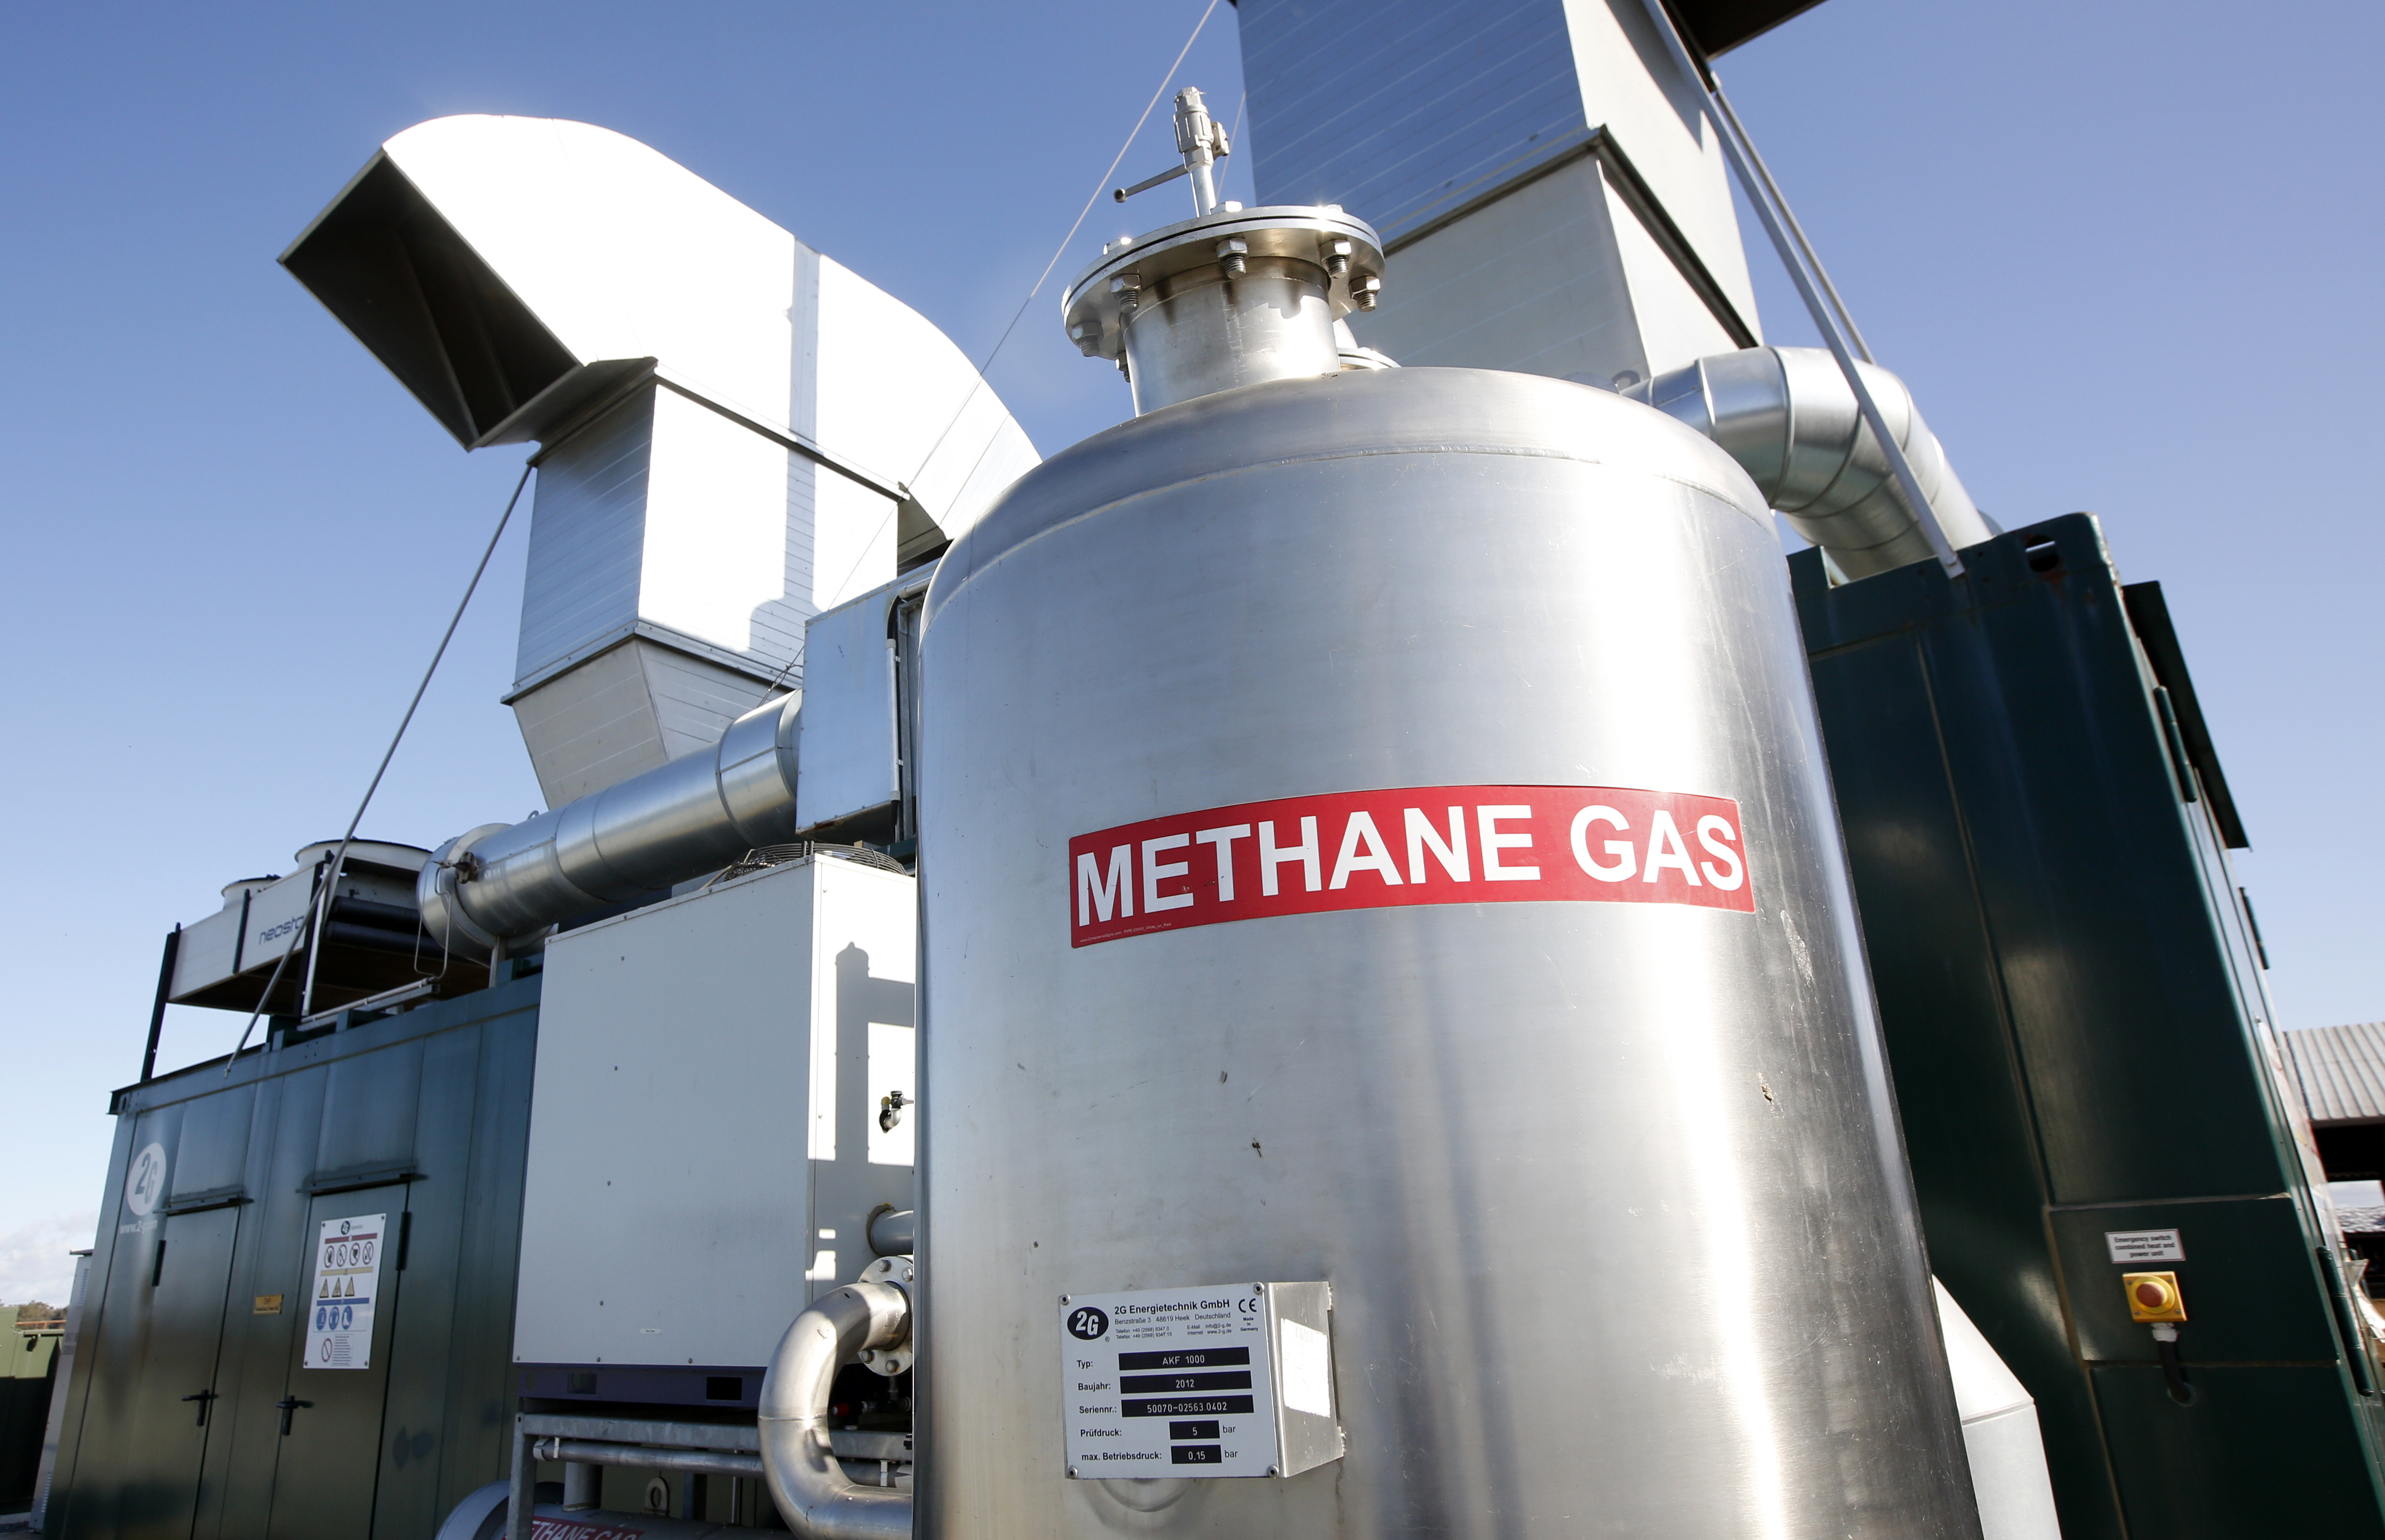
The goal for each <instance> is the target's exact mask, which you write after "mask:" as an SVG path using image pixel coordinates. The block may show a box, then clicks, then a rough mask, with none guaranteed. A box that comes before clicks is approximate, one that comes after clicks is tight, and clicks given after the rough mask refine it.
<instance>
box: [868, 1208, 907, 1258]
mask: <svg viewBox="0 0 2385 1540" xmlns="http://www.w3.org/2000/svg"><path fill="white" fill-rule="evenodd" d="M918 1241H919V1215H918V1210H916V1209H911V1208H880V1209H879V1210H878V1211H877V1212H876V1213H874V1214H872V1215H870V1216H869V1254H870V1255H871V1256H873V1257H908V1256H911V1255H912V1254H913V1253H914V1252H916V1251H917V1250H918Z"/></svg>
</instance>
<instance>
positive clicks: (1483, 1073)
mask: <svg viewBox="0 0 2385 1540" xmlns="http://www.w3.org/2000/svg"><path fill="white" fill-rule="evenodd" d="M1196 222H1197V221H1196ZM1337 304H1338V302H1337ZM1113 356H1115V355H1113ZM920 656H921V666H922V676H923V678H922V691H923V697H922V705H923V720H924V722H925V723H926V724H927V726H926V728H925V730H924V737H923V760H922V765H921V770H920V776H919V787H920V793H919V798H920V808H921V817H922V820H923V823H922V837H921V841H920V848H921V850H922V853H923V854H922V858H921V866H920V880H921V885H922V901H923V904H924V927H925V931H924V937H923V945H924V964H923V965H924V973H923V1008H924V1010H925V1012H926V1016H925V1021H926V1028H925V1032H924V1033H923V1038H924V1045H923V1060H922V1070H923V1082H922V1086H921V1105H922V1108H923V1112H924V1114H925V1118H926V1122H925V1129H924V1134H923V1137H924V1139H925V1145H924V1148H923V1152H922V1157H923V1158H922V1166H921V1183H922V1191H923V1194H924V1198H925V1213H924V1222H925V1231H924V1237H923V1252H922V1259H923V1263H924V1266H923V1269H922V1272H923V1277H924V1285H923V1293H922V1295H921V1296H920V1306H919V1308H920V1318H919V1321H918V1340H919V1341H920V1343H921V1357H920V1370H919V1376H920V1383H919V1396H920V1407H921V1424H920V1432H919V1437H920V1442H921V1464H920V1467H919V1469H920V1476H919V1486H918V1500H919V1504H920V1509H919V1511H920V1516H921V1518H920V1529H919V1532H918V1533H919V1534H922V1535H925V1536H931V1537H937V1540H960V1537H962V1536H968V1537H970V1540H999V1537H1009V1536H1020V1537H1025V1536H1033V1537H1035V1540H1045V1537H1059V1536H1066V1537H1069V1540H1093V1537H1096V1536H1103V1535H1109V1534H1136V1535H1171V1536H1173V1535H1182V1536H1203V1537H1209V1536H1215V1537H1218V1540H1224V1537H1226V1536H1233V1537H1236V1540H1244V1537H1249V1536H1300V1537H1312V1536H1313V1537H1317V1540H1324V1537H1327V1536H1333V1537H1337V1540H1342V1537H1346V1540H1357V1537H1360V1536H1367V1537H1375V1536H1386V1535H1394V1534H1450V1535H1482V1536H1492V1535H1497V1536H1501V1537H1515V1540H1525V1537H1534V1540H1537V1537H1542V1536H1547V1537H1555V1536H1567V1537H1572V1536H1579V1535H1616V1536H1623V1535H1630V1536H1634V1537H1645V1540H1657V1537H1665V1540H1671V1537H1680V1540H1689V1537H1692V1536H1694V1537H1697V1540H1720V1537H1723V1536H1730V1537H1734V1540H1738V1537H1758V1540H1792V1537H1793V1540H1824V1537H1828V1540H1842V1537H1861V1540H1872V1537H1881V1540H1885V1537H1889V1536H1895V1537H1899V1540H1904V1537H1917V1536H1940V1535H1947V1536H1973V1535H1976V1534H1978V1527H1977V1520H1976V1517H1975V1515H1974V1513H1973V1512H1972V1510H1971V1506H1970V1502H1969V1498H1968V1493H1967V1478H1966V1470H1965V1465H1964V1457H1963V1451H1962V1446H1961V1435H1960V1432H1959V1428H1958V1424H1957V1421H1956V1415H1955V1409H1954V1399H1953V1396H1952V1392H1951V1389H1950V1387H1949V1384H1948V1380H1947V1371H1946V1367H1945V1362H1944V1356H1943V1351H1942V1346H1941V1345H1940V1341H1939V1337H1938V1333H1937V1329H1936V1325H1935V1320H1934V1317H1933V1314H1932V1308H1931V1303H1930V1291H1929V1275H1928V1270H1927V1266H1926V1263H1925V1261H1924V1258H1923V1253H1922V1246H1921V1238H1920V1230H1919V1224H1918V1221H1917V1216H1916V1211H1915V1208H1914V1200H1913V1196H1912V1192H1911V1188H1910V1184H1909V1181H1908V1178H1907V1174H1906V1171H1905V1166H1904V1155H1903V1150H1902V1146H1901V1144H1900V1140H1899V1136H1898V1133H1897V1128H1896V1122H1895V1118H1894V1114H1893V1109H1892V1104H1891V1098H1890V1090H1889V1083H1888V1079H1887V1076H1886V1074H1885V1070H1884V1065H1883V1063H1882V1059H1881V1050H1880V1044H1879V1033H1878V1031H1877V1029H1876V1026H1875V1023H1874V1021H1873V1018H1872V1009H1871V1003H1870V992H1869V986H1868V983H1867V980H1866V977H1865V974H1864V966H1863V961H1862V953H1861V949H1860V945H1859V941H1858V937H1857V933H1856V928H1855V919H1854V908H1853V904H1852V902H1851V898H1850V894H1849V889H1848V883H1847V875H1846V870H1845V864H1844V860H1843V858H1842V850H1841V845H1840V839H1839V833H1838V828H1837V823H1836V820H1835V817H1834V813H1833V809H1832V807H1831V801H1830V794H1829V785H1828V783H1827V781H1826V779H1825V770H1824V763H1823V758H1822V754H1821V750H1820V746H1819V744H1818V741H1817V727H1816V720H1815V714H1814V708H1813V705H1812V702H1811V697H1810V693H1809V688H1808V684H1807V680H1806V673H1805V665H1804V653H1803V651H1802V648H1801V647H1800V645H1799V641H1798V634H1797V630H1796V627H1795V624H1794V622H1793V618H1792V613H1791V601H1790V595H1789V589H1788V584H1787V581H1786V576H1785V573H1784V571H1783V569H1782V563H1781V558H1780V551H1779V544H1778V540H1777V538H1776V536H1775V534H1774V532H1773V527H1772V523H1771V518H1770V515H1769V514H1768V512H1767V509H1766V507H1765V506H1764V501H1763V498H1762V497H1761V496H1760V495H1758V493H1757V492H1756V490H1755V488H1754V484H1753V483H1752V482H1750V481H1749V480H1748V478H1747V476H1746V474H1745V472H1743V471H1742V470H1741V469H1740V468H1739V467H1738V466H1737V465H1736V464H1735V463H1733V462H1732V460H1731V459H1730V458H1729V456H1727V455H1726V454H1724V453H1723V452H1722V451H1721V450H1720V449H1717V447H1716V446H1715V445H1714V444H1711V443H1709V442H1707V441H1706V440H1705V439H1704V438H1702V437H1700V436H1699V435H1698V434H1696V433H1694V432H1691V431H1690V430H1689V429H1687V428H1684V427H1683V426H1681V425H1680V424H1679V423H1677V422H1675V421H1673V420H1671V419H1668V418H1667V417H1665V416H1664V415H1663V414H1661V413H1658V412H1656V411H1654V410H1652V409H1650V408H1648V407H1642V406H1640V405H1638V404H1636V403H1633V402H1630V401H1626V400H1623V399H1620V398H1618V397H1617V396H1615V395H1611V394H1603V393H1601V392H1598V391H1594V390H1591V389H1588V388H1585V387H1582V386H1579V385H1572V384H1567V383H1565V382H1557V381H1552V380H1547V379H1542V378H1538V377H1532V376H1526V375H1517V374H1505V373H1493V372H1487V371H1477V370H1463V369H1386V370H1382V371H1380V372H1349V373H1342V374H1339V375H1335V376H1329V377H1319V378H1293V379H1275V380H1262V381H1261V382H1257V383H1252V384H1245V385H1241V386H1239V387H1237V388H1233V389H1229V390H1225V391H1222V392H1216V393H1213V394H1205V395H1200V396H1197V397H1195V398H1193V399H1190V400H1185V401H1181V402H1180V403H1179V404H1177V405H1174V406H1170V407H1166V408H1165V409H1162V410H1159V411H1156V412H1154V413H1152V414H1150V415H1147V416H1144V417H1142V418H1139V419H1135V420H1133V421H1130V422H1128V423H1125V424H1122V425H1121V426H1119V427H1118V428H1115V429H1112V430H1110V431H1109V432H1105V433H1102V434H1100V435H1098V436H1096V437H1094V438H1093V439H1091V440H1089V441H1087V442H1086V443H1084V444H1080V445H1078V446H1076V447H1075V448H1074V449H1071V450H1069V451H1068V452H1067V453H1065V454H1062V455H1060V456H1058V457H1055V458H1054V459H1051V460H1049V461H1046V462H1045V463H1044V464H1043V466H1042V467H1040V468H1039V469H1037V470H1033V471H1031V472H1030V473H1029V474H1028V475H1027V476H1026V477H1025V478H1023V479H1022V480H1021V481H1020V482H1018V485H1017V486H1016V487H1015V488H1014V489H1013V490H1012V491H1011V492H1010V493H1009V494H1008V495H1007V496H1006V497H1005V499H1004V500H1003V502H1002V503H1001V504H1000V505H998V506H997V507H995V508H994V509H993V511H992V512H990V513H989V514H988V515H987V516H986V517H985V519H984V520H982V521H981V522H980V524H979V525H978V526H977V527H976V528H975V529H973V530H972V531H971V532H969V533H968V534H967V535H966V536H964V537H963V538H962V540H961V541H960V542H959V543H958V544H957V545H955V547H954V548H953V550H952V551H951V553H950V554H948V555H947V556H946V557H945V558H944V561H943V567H942V570H940V571H939V572H938V574H937V576H936V579H935V582H934V584H933V586H932V587H931V589H930V595H929V598H928V601H927V609H926V615H925V621H924V634H923V641H922V645H921V655H920ZM1352 794H1366V795H1352ZM1270 805H1271V806H1270ZM1411 806H1413V807H1415V808H1417V809H1419V811H1420V813H1421V815H1422V820H1423V821H1424V822H1425V823H1426V824H1427V825H1428V826H1429V827H1430V830H1431V832H1432V834H1433V836H1434V837H1433V838H1431V839H1423V838H1420V837H1418V836H1417V835H1416V834H1415V833H1413V832H1412V824H1413V820H1405V809H1406V808H1408V807H1411ZM1484 808H1490V809H1492V811H1491V812H1490V813H1488V814H1487V815H1486V814H1485V813H1484V812H1483V809H1484ZM1527 808H1529V809H1530V811H1529V812H1527V811H1524V809H1527ZM1304 809H1307V810H1306V811H1304ZM1452 809H1456V811H1455V813H1454V814H1453V812H1452ZM1716 809H1725V811H1716ZM1367 811H1370V817H1369V819H1368V820H1367V822H1368V829H1369V831H1370V833H1367V834H1361V833H1355V825H1356V824H1357V822H1358V821H1359V820H1358V819H1357V817H1356V815H1357V813H1359V812H1367ZM1659 815H1663V816H1661V817H1660V816H1659ZM1310 817H1315V818H1317V820H1318V822H1317V824H1316V825H1314V826H1311V825H1308V824H1306V823H1305V822H1303V821H1301V820H1305V819H1306V818H1310ZM1453 818H1454V819H1455V825H1454V826H1453V823H1452V820H1453ZM1717 821H1719V822H1720V824H1721V825H1722V827H1721V828H1719V829H1717V827H1715V825H1716V823H1717ZM1260 822H1264V823H1266V825H1267V839H1266V843H1267V845H1268V846H1269V848H1267V849H1262V848H1261V844H1262V839H1261V835H1260V834H1259V833H1256V832H1255V830H1246V831H1245V833H1242V834H1241V835H1238V836H1237V835H1226V834H1223V833H1222V832H1223V831H1225V830H1228V829H1231V828H1233V827H1235V826H1238V825H1255V824H1257V823H1260ZM1660 824H1661V825H1662V828H1661V829H1659V828H1658V825H1660ZM1624 825H1629V827H1628V828H1625V827H1622V826H1624ZM1171 830H1172V831H1174V833H1168V831H1171ZM1204 831H1205V832H1206V834H1207V836H1208V837H1206V838H1204V837H1203V834H1204ZM1667 832H1669V837H1668V834H1667ZM1088 836H1092V837H1091V838H1090V839H1089V838H1088ZM1376 836H1380V837H1376ZM1486 836H1487V838H1486ZM1072 842H1074V848H1072ZM1525 842H1529V843H1525ZM1304 846H1313V847H1314V850H1313V853H1304V849H1303V847H1304ZM1453 846H1455V848H1452V847H1453ZM1121 850H1122V851H1123V852H1124V855H1123V856H1119V855H1118V852H1119V851H1121ZM1079 858H1082V859H1079ZM1266 858H1272V867H1271V870H1263V869H1267V868H1268V867H1269V862H1268V860H1267V859H1266ZM1652 858H1654V864H1653V865H1652V864H1651V861H1652ZM1221 860H1222V862H1223V865H1222V866H1221V864H1220V863H1221ZM1121 863H1122V864H1121ZM1459 868H1463V869H1464V872H1465V876H1466V882H1465V883H1460V882H1459V881H1458V880H1457V871H1458V869H1459ZM1627 869H1628V870H1627ZM1221 870H1222V871H1224V872H1227V873H1230V875H1231V876H1232V877H1233V878H1234V880H1235V882H1236V883H1237V884H1238V885H1237V886H1236V888H1235V890H1234V892H1233V893H1232V894H1231V895H1229V894H1228V893H1227V892H1225V891H1224V885H1225V884H1224V883H1223V882H1222V881H1221V878H1220V872H1221ZM1525 870H1530V871H1531V872H1532V873H1533V875H1532V876H1530V877H1524V876H1520V875H1518V873H1520V872H1522V871H1525ZM1618 871H1625V872H1626V875H1624V876H1621V877H1618V876H1617V872H1618ZM1692 871H1701V872H1703V873H1704V880H1703V881H1699V880H1697V879H1693V878H1689V877H1688V875H1687V874H1688V873H1689V872H1692ZM1734 878H1735V879H1736V881H1734ZM1265 879H1272V881H1271V882H1270V883H1269V886H1271V887H1272V888H1273V890H1274V891H1273V893H1272V895H1268V894H1263V893H1261V892H1259V891H1258V890H1257V889H1255V887H1254V883H1257V882H1260V881H1262V880H1265ZM1394 879H1397V881H1396V882H1394ZM1311 890H1315V891H1314V892H1312V891H1311ZM1105 912H1106V918H1105V917H1104V913H1105ZM1254 1279H1323V1280H1326V1281H1328V1282H1330V1284H1331V1285H1332V1298H1333V1305H1334V1317H1333V1345H1332V1357H1331V1363H1332V1371H1333V1375H1334V1380H1335V1387H1336V1396H1337V1399H1338V1403H1339V1408H1340V1416H1341V1420H1342V1426H1343V1428H1344V1430H1345V1432H1346V1435H1347V1451H1346V1453H1345V1454H1344V1456H1343V1457H1342V1459H1340V1460H1339V1461H1337V1462H1333V1463H1330V1464H1327V1465H1324V1466H1322V1467H1319V1468H1317V1469H1316V1470H1313V1471H1307V1472H1306V1473H1305V1474H1302V1475H1299V1476H1295V1477H1292V1478H1288V1479H1270V1480H1256V1479H1254V1480H1183V1479H1172V1478H1171V1479H1157V1480H1151V1481H1095V1480H1070V1479H1068V1475H1067V1473H1066V1467H1067V1464H1068V1459H1067V1456H1066V1455H1065V1454H1064V1450H1063V1430H1062V1421H1061V1409H1062V1396H1063V1388H1064V1387H1063V1384H1062V1383H1061V1378H1060V1375H1059V1373H1058V1371H1057V1369H1056V1365H1057V1363H1058V1361H1059V1354H1060V1343H1061V1338H1060V1335H1059V1333H1060V1321H1059V1314H1058V1311H1057V1310H1056V1309H1055V1301H1057V1299H1058V1298H1059V1296H1062V1295H1064V1294H1068V1293H1071V1292H1077V1291H1082V1292H1094V1291H1114V1290H1128V1289H1141V1288H1155V1289H1156V1288H1169V1287H1177V1286H1189V1285H1196V1284H1208V1283H1227V1282H1235V1281H1246V1280H1254Z"/></svg>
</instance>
